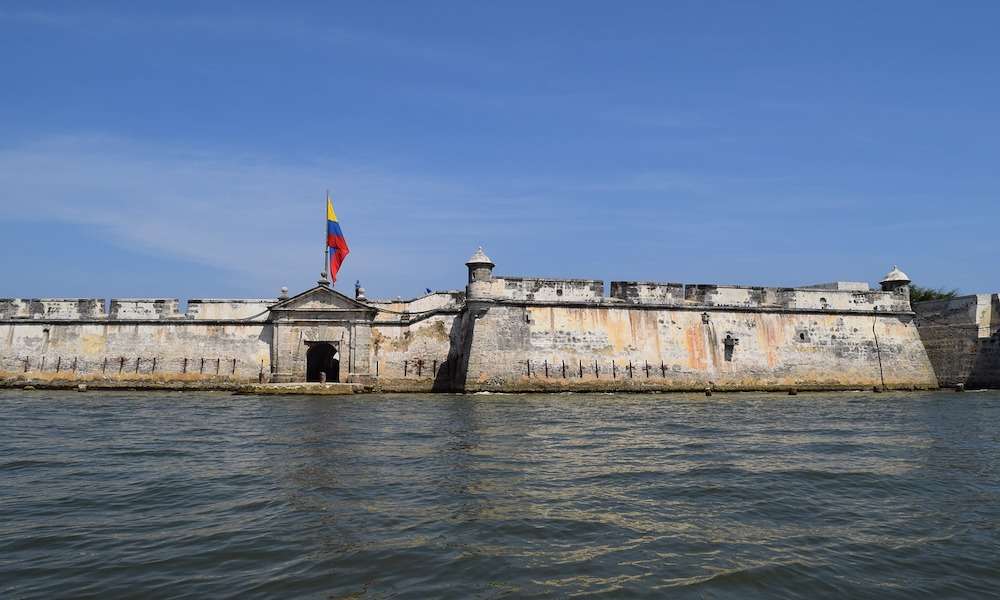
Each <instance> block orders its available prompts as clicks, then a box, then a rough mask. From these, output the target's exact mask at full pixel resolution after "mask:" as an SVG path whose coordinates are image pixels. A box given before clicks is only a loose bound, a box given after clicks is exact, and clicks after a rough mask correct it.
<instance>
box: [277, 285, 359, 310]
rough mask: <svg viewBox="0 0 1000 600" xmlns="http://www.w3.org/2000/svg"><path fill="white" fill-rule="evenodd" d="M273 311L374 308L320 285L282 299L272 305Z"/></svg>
mask: <svg viewBox="0 0 1000 600" xmlns="http://www.w3.org/2000/svg"><path fill="white" fill-rule="evenodd" d="M271 311H272V312H278V313H282V312H303V313H315V312H327V311H331V312H332V311H336V312H342V311H361V312H373V311H374V309H373V308H371V307H370V306H368V305H366V304H362V303H360V302H358V301H356V300H354V299H352V298H348V297H347V296H345V295H343V294H341V293H340V292H338V291H336V290H333V289H331V288H329V287H327V286H322V285H318V286H316V287H314V288H312V289H309V290H306V291H304V292H302V293H301V294H297V295H295V296H292V297H291V298H288V299H285V300H282V301H280V302H278V303H277V304H274V305H272V306H271Z"/></svg>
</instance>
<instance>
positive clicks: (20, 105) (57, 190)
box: [0, 0, 1000, 298]
mask: <svg viewBox="0 0 1000 600" xmlns="http://www.w3.org/2000/svg"><path fill="white" fill-rule="evenodd" d="M998 21H1000V5H997V4H996V3H990V2H982V3H976V2H964V3H956V4H954V5H946V4H945V3H940V2H917V1H907V2H878V3H872V2H829V3H825V4H821V3H815V2H765V3H750V2H709V1H705V2H649V3H643V2H638V1H637V2H628V3H611V2H600V3H590V2H546V3H540V2H523V3H522V2H503V3H497V2H493V3H486V2H453V3H443V2H420V3H398V2H397V3H382V2H366V3H346V2H345V3H331V2H316V3H305V2H300V3H282V5H281V6H279V5H278V4H275V3H266V4H265V3H260V4H255V3H251V2H196V3H194V2H192V3H185V2H170V3H159V4H158V6H154V5H153V4H152V3H136V2H120V3H118V2H87V3H82V2H66V3H59V2H23V3H20V2H12V1H10V0H4V1H0V55H2V56H3V57H4V58H3V59H2V60H0V240H2V249H3V251H2V253H0V272H2V274H3V277H0V296H5V297H9V296H17V297H23V296H34V297H37V296H94V297H116V296H170V297H180V298H187V297H229V296H235V297H242V296H246V297H273V296H274V295H275V294H276V293H277V289H278V288H279V287H280V286H282V285H287V286H288V287H289V288H291V289H292V290H293V291H294V290H300V289H304V288H306V287H308V286H310V285H312V284H313V283H314V282H315V280H316V278H317V276H318V272H319V270H320V268H321V266H322V255H321V253H322V244H323V227H324V223H323V218H324V215H323V194H324V191H325V190H326V189H327V188H329V189H330V190H331V191H332V193H333V197H334V200H335V204H336V207H337V212H338V215H339V216H340V221H341V224H342V227H343V229H344V232H345V234H346V236H347V239H348V242H349V243H350V246H351V250H352V252H351V255H350V256H349V257H348V259H347V261H346V263H345V264H344V268H343V270H342V272H341V278H340V282H339V284H338V287H339V288H341V289H343V290H344V291H348V292H349V291H350V289H351V288H352V285H353V282H354V280H355V279H361V281H362V283H363V284H364V285H365V287H366V288H367V289H368V291H369V295H370V296H373V297H394V296H397V295H399V296H404V297H412V296H415V295H418V294H420V293H422V291H423V289H424V288H425V287H430V288H434V289H457V288H461V287H462V286H463V285H464V278H465V267H464V266H463V263H464V261H465V259H466V258H467V257H468V256H469V255H470V254H471V253H472V251H473V250H474V249H475V247H476V246H477V245H480V244H482V245H484V246H485V247H486V250H487V252H488V253H489V254H490V255H491V256H492V258H493V259H494V261H495V262H496V263H497V265H498V266H497V272H498V273H501V274H524V275H548V276H556V277H593V278H600V279H604V280H605V281H611V280H619V279H626V280H632V279H640V280H657V281H680V282H687V283H710V282H718V283H739V284H754V285H797V284H805V283H813V282H819V281H830V280H837V279H842V280H844V279H846V280H861V281H872V282H874V281H877V280H878V279H879V278H880V276H881V275H883V274H884V273H885V272H886V271H887V270H888V269H889V267H891V266H892V265H893V264H894V263H898V264H899V265H900V266H901V267H902V268H903V269H904V270H906V271H907V272H908V273H909V274H910V276H911V277H913V279H914V280H916V281H917V282H919V283H922V284H925V285H933V286H947V287H959V288H961V289H962V290H963V291H967V292H976V291H991V290H995V289H997V288H998V287H1000V286H998V284H997V280H998V275H1000V261H998V260H997V258H998V253H997V250H996V243H995V240H996V237H997V234H996V231H997V223H998V221H1000V218H998V217H1000V202H998V200H1000V194H998V192H1000V169H998V168H997V165H998V156H1000V153H998V145H1000V119H998V108H997V107H998V106H1000V69H998V68H997V64H998V60H1000V37H998V36H997V35H996V31H995V25H996V23H997V22H998Z"/></svg>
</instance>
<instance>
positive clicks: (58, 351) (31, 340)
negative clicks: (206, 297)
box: [0, 321, 271, 381]
mask: <svg viewBox="0 0 1000 600" xmlns="http://www.w3.org/2000/svg"><path fill="white" fill-rule="evenodd" d="M270 335H271V332H270V325H269V324H264V323H245V324H244V323H233V324H209V323H205V324H202V323H192V322H184V321H182V322H179V323H176V322H175V323H169V322H163V323H156V322H136V323H134V324H133V323H127V322H121V321H119V322H108V323H93V322H90V323H87V322H82V323H81V322H66V323H60V322H54V321H49V322H41V323H32V322H24V323H19V322H13V323H11V322H8V323H0V379H3V378H7V377H24V376H30V377H41V378H46V377H48V378H52V377H60V378H73V377H74V375H75V376H76V377H77V378H80V379H81V380H86V379H103V378H108V379H150V378H164V379H179V380H186V379H192V380H197V379H216V378H244V379H253V380H255V381H256V379H257V375H258V372H259V371H260V367H261V361H263V364H264V370H265V373H266V372H267V371H268V370H269V369H270V358H269V357H270V351H269V347H270V346H269V343H270ZM122 359H124V362H122ZM137 359H138V364H137ZM154 359H155V363H154ZM184 359H187V363H186V364H185V362H184ZM202 359H204V363H203V362H202ZM234 359H235V360H236V363H235V371H234V364H233V360H234ZM26 361H27V373H26V372H25V368H26ZM74 363H75V372H74V371H73V367H74Z"/></svg>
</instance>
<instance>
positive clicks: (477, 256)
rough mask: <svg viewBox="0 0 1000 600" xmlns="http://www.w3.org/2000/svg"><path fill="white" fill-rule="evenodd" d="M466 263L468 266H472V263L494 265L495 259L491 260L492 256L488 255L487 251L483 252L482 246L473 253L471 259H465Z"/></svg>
mask: <svg viewBox="0 0 1000 600" xmlns="http://www.w3.org/2000/svg"><path fill="white" fill-rule="evenodd" d="M465 264H466V265H467V266H472V265H490V266H494V264H493V261H492V260H490V257H489V256H486V253H485V252H483V247H482V246H480V247H479V248H477V249H476V251H475V252H474V253H473V254H472V257H471V258H470V259H469V260H467V261H465Z"/></svg>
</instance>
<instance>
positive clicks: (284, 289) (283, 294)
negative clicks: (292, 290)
mask: <svg viewBox="0 0 1000 600" xmlns="http://www.w3.org/2000/svg"><path fill="white" fill-rule="evenodd" d="M278 299H280V300H287V299H288V288H287V287H286V286H281V295H280V296H278Z"/></svg>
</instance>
